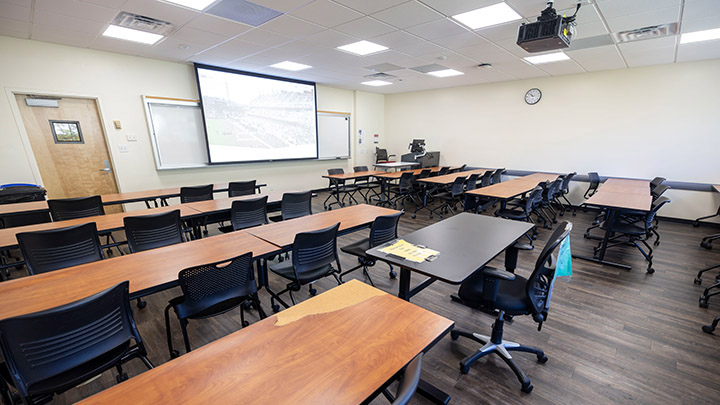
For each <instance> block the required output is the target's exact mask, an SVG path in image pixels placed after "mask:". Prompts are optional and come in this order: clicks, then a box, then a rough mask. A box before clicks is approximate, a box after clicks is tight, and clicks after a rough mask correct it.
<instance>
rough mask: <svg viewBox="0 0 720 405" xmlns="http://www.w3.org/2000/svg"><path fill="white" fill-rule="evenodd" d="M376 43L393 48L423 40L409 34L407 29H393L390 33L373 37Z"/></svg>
mask: <svg viewBox="0 0 720 405" xmlns="http://www.w3.org/2000/svg"><path fill="white" fill-rule="evenodd" d="M372 41H373V42H375V43H376V44H380V45H383V46H387V47H388V48H392V49H401V48H402V47H405V46H409V45H412V44H414V43H416V42H417V41H423V40H422V39H419V38H418V37H416V36H414V35H411V34H408V33H407V32H405V31H393V32H391V33H389V34H385V35H380V36H379V37H375V38H373V39H372Z"/></svg>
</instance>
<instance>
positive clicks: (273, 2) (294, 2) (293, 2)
mask: <svg viewBox="0 0 720 405" xmlns="http://www.w3.org/2000/svg"><path fill="white" fill-rule="evenodd" d="M311 1H312V0H252V3H255V4H259V5H261V6H263V7H267V8H271V9H273V10H276V11H280V12H283V13H287V12H289V11H291V10H295V9H296V8H298V7H302V6H304V5H305V4H308V3H310V2H311Z"/></svg>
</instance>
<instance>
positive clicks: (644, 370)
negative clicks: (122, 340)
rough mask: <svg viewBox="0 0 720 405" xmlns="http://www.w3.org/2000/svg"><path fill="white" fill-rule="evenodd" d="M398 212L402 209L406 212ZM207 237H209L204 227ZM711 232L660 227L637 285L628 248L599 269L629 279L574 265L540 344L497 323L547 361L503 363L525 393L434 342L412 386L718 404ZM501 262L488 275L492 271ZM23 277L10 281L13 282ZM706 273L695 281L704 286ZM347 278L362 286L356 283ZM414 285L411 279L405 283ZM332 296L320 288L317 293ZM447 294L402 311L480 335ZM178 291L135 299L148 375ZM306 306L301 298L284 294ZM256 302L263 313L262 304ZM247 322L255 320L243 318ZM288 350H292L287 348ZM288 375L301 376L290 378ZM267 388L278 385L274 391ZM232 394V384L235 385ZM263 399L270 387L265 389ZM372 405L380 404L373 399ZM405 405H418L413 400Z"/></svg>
mask: <svg viewBox="0 0 720 405" xmlns="http://www.w3.org/2000/svg"><path fill="white" fill-rule="evenodd" d="M324 198H325V194H324V193H321V194H320V196H319V197H317V198H316V199H315V200H314V209H315V211H316V212H320V211H321V210H322V201H323V200H324ZM408 208H410V207H408ZM593 217H594V213H583V212H582V211H578V213H577V216H572V215H566V216H565V218H564V219H567V220H570V221H572V222H573V223H574V225H575V226H574V230H573V233H572V240H571V245H572V249H573V251H574V252H576V253H581V254H588V255H589V254H591V252H592V249H591V248H592V246H594V244H595V242H594V241H590V240H585V239H583V232H584V230H585V229H586V228H587V227H588V226H589V224H590V221H591V220H592V218H593ZM438 220H439V219H438V218H437V217H435V218H434V219H429V218H428V216H427V214H425V213H423V214H420V215H419V216H418V218H417V219H415V220H413V219H411V218H410V215H405V216H403V217H402V219H401V223H400V228H399V233H400V236H402V235H404V234H407V233H409V232H412V231H413V230H416V229H419V228H421V227H424V226H427V225H429V224H430V223H432V222H434V221H438ZM210 232H211V234H212V233H215V232H217V231H216V230H215V229H214V228H213V227H211V231H210ZM551 232H552V231H549V230H545V229H541V230H540V235H539V237H538V240H537V241H536V250H535V251H532V252H521V253H520V260H519V266H518V273H519V274H522V275H527V274H529V272H530V270H531V269H532V266H533V265H534V262H535V260H536V258H537V254H538V253H539V250H540V249H541V248H542V247H543V246H544V244H545V241H546V239H547V238H548V237H549V236H550V233H551ZM715 232H717V228H710V227H708V226H703V227H700V228H693V227H692V226H690V225H688V224H681V223H674V222H669V221H664V222H662V223H661V226H660V234H661V235H662V244H661V245H660V246H659V247H658V248H657V249H656V253H655V269H656V272H655V274H652V275H648V274H646V273H645V268H646V265H645V262H644V259H643V258H642V256H641V255H640V254H639V252H637V251H636V250H634V248H625V247H623V248H617V249H615V250H613V251H610V252H609V254H608V258H609V259H611V260H617V261H622V262H625V263H628V264H631V265H633V269H632V271H625V270H621V269H617V268H613V267H607V266H601V265H598V264H594V263H590V262H586V261H581V260H574V261H573V276H572V278H570V279H559V280H558V281H557V282H556V284H555V290H554V293H553V296H552V304H551V307H550V315H549V319H548V321H547V322H546V323H545V324H544V325H543V329H542V331H541V332H538V331H537V324H535V323H534V322H533V321H532V319H531V318H530V317H516V318H515V320H514V322H512V323H506V325H505V339H507V340H514V341H517V342H520V343H523V344H527V345H533V346H538V347H540V348H542V349H543V350H545V353H546V354H547V355H548V357H549V358H550V360H549V361H548V362H547V363H546V364H539V363H537V362H536V361H535V356H533V355H531V354H524V353H517V354H513V356H514V358H516V359H517V361H518V363H519V365H520V367H521V368H522V369H523V370H524V371H525V372H526V373H527V374H528V376H529V377H530V379H531V380H532V383H533V385H534V386H535V389H534V391H533V392H532V393H530V394H525V393H522V392H521V391H520V384H519V383H518V381H517V380H516V378H515V375H514V374H513V373H512V372H511V370H510V369H509V368H508V367H507V366H506V365H505V363H504V362H503V361H502V360H501V359H500V358H498V357H488V358H485V359H481V360H479V361H478V362H477V363H476V364H475V365H473V366H472V368H471V369H470V372H469V373H468V374H466V375H464V374H461V373H460V371H459V368H458V361H459V360H461V359H462V358H463V357H465V356H467V355H469V354H471V353H473V352H474V351H475V350H476V349H477V348H478V347H479V345H478V344H477V343H475V342H473V341H470V340H468V339H463V338H461V339H460V340H458V341H452V340H451V339H450V337H449V336H447V337H445V338H443V339H442V340H441V341H440V342H439V343H438V344H437V345H436V346H435V347H434V348H433V349H432V350H431V351H430V352H429V355H427V356H426V357H425V360H424V362H423V371H422V375H423V378H424V379H426V380H427V381H429V382H431V383H433V384H434V385H436V386H437V387H439V388H441V389H443V390H445V391H446V392H448V393H449V394H450V395H451V396H452V403H456V404H500V403H502V404H530V403H532V404H545V403H547V404H608V403H619V404H631V403H632V404H680V403H683V404H685V403H687V404H690V403H692V404H698V403H720V376H719V374H720V373H719V372H720V330H719V331H718V333H717V334H716V335H708V334H706V333H703V332H702V331H701V330H700V327H701V326H702V325H703V324H707V323H709V322H710V321H711V320H712V319H713V318H714V317H715V316H717V315H718V314H720V297H715V298H717V299H714V300H713V299H711V301H710V308H709V309H702V308H699V307H698V297H699V295H700V293H701V292H702V288H703V287H702V286H697V285H694V284H693V278H694V277H695V273H696V272H697V271H698V269H700V268H704V267H707V266H709V265H713V264H716V263H718V262H720V253H718V251H720V246H717V247H716V250H715V251H708V250H705V249H703V248H701V247H700V246H699V242H700V239H701V238H702V237H703V236H705V235H707V234H709V233H715ZM366 234H367V231H360V232H357V233H355V234H351V235H347V236H343V237H341V238H340V242H339V243H340V245H343V244H347V243H350V242H352V241H355V240H357V239H359V238H361V237H364V236H366ZM502 260H503V259H502V255H500V258H498V259H496V260H495V262H493V263H492V264H493V265H495V266H502V265H503V263H502ZM341 261H342V263H341V264H342V267H343V269H349V268H350V267H351V266H354V265H355V263H356V259H355V258H353V257H351V256H348V255H345V254H342V253H341ZM370 272H371V275H372V278H373V281H374V282H375V285H376V286H377V287H379V288H381V289H383V290H385V291H388V292H390V293H393V294H396V293H397V288H398V280H397V279H395V280H393V279H390V278H389V277H388V267H387V265H386V264H383V263H378V264H377V265H376V266H375V267H374V268H372V269H371V270H370ZM22 274H24V270H22V271H16V272H15V274H14V277H19V276H21V275H22ZM715 274H717V273H716V272H713V273H711V274H708V275H707V276H706V277H705V280H704V285H708V284H710V282H711V281H712V279H713V278H714V275H715ZM354 276H355V277H357V278H361V279H362V273H361V272H360V271H358V272H356V273H354ZM419 280H421V278H419V277H417V278H416V279H415V281H416V282H417V281H419ZM271 284H272V285H273V286H274V287H275V288H276V289H277V290H280V289H282V286H283V283H282V281H281V280H279V279H278V278H277V277H273V276H272V275H271ZM334 285H335V283H334V281H332V280H330V279H327V280H323V281H320V282H318V283H317V285H316V287H317V289H318V290H319V291H320V292H322V291H325V290H327V289H328V288H331V287H333V286H334ZM456 291H457V286H452V285H447V284H443V283H439V282H438V283H435V284H432V285H431V286H430V287H429V288H427V289H426V290H424V291H423V292H421V293H420V294H418V295H417V296H415V297H414V298H413V300H412V302H413V303H415V304H417V305H420V306H422V307H424V308H427V309H429V310H431V311H433V312H436V313H438V314H441V315H443V316H445V317H448V318H450V319H453V320H454V321H455V322H456V328H458V329H461V330H466V331H477V332H480V333H483V334H489V332H490V330H491V325H492V323H493V318H492V317H490V316H489V315H486V314H483V313H481V312H478V311H475V310H472V309H469V308H466V307H464V306H462V305H460V304H457V303H453V302H451V301H450V299H449V295H450V294H452V293H455V292H456ZM179 294H180V291H179V288H176V289H172V290H169V291H164V292H161V293H158V294H155V295H153V296H150V297H147V298H146V300H147V302H148V305H147V307H146V308H144V309H142V310H138V309H137V308H135V307H134V305H133V308H134V312H135V319H136V321H137V324H138V328H139V330H140V333H141V335H142V337H143V339H144V340H145V342H146V346H147V349H148V351H149V358H150V359H151V361H152V362H153V363H154V364H156V365H158V364H162V363H164V362H167V361H168V360H169V356H168V352H167V346H166V343H165V326H164V321H163V309H164V308H165V305H166V304H167V301H168V300H169V299H170V298H172V297H174V296H176V295H179ZM296 297H299V298H300V299H307V298H308V297H309V294H308V292H307V288H304V289H303V291H302V292H300V293H298V294H296ZM261 300H262V303H263V306H264V308H265V309H266V311H267V312H270V308H269V306H270V305H269V304H270V300H269V295H268V294H267V293H266V292H264V291H263V292H261ZM247 318H248V319H249V320H250V321H251V322H254V321H256V320H257V315H256V313H255V312H254V311H250V313H249V314H248V315H247ZM172 327H173V328H174V329H173V332H174V334H173V336H174V342H175V345H176V348H180V349H181V348H182V347H183V346H182V339H181V334H180V327H179V324H178V323H177V319H173V320H172ZM240 327H241V323H240V315H239V310H235V311H232V312H231V313H228V314H224V315H221V316H218V317H216V318H213V319H209V320H202V321H195V322H192V321H191V322H190V326H189V330H190V340H191V343H192V344H193V347H199V346H201V345H203V344H206V343H209V342H211V341H213V340H215V339H217V338H219V337H222V336H224V335H226V334H229V333H231V332H233V331H235V330H237V329H239V328H240ZM288 344H292V342H288ZM126 370H127V372H128V373H129V375H130V376H131V377H132V376H134V375H137V374H138V373H142V372H144V371H145V368H144V366H143V365H142V363H141V362H140V361H139V360H133V361H131V362H130V363H129V364H128V365H127V367H126ZM298 372H302V371H301V370H298ZM281 383H282V382H281V381H278V384H281ZM113 384H115V375H114V373H113V372H107V373H105V374H103V375H102V376H101V377H100V378H98V379H96V380H94V381H91V382H89V383H87V384H86V385H84V386H82V387H79V388H77V389H73V390H70V391H69V392H67V393H65V394H63V395H61V396H59V397H57V398H56V399H55V401H54V402H55V403H58V404H60V403H71V402H74V401H76V400H78V399H80V398H83V397H86V396H89V395H91V394H92V393H95V392H98V391H99V390H102V389H103V388H107V387H109V386H112V385H113ZM238 389H242V382H238ZM268 389H272V387H268ZM374 403H377V404H382V403H386V402H385V401H384V398H382V397H381V398H379V399H377V400H375V402H374ZM413 403H416V404H425V403H429V402H427V401H426V400H424V399H423V398H420V397H417V396H416V398H414V399H413Z"/></svg>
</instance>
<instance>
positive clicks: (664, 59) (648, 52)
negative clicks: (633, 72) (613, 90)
mask: <svg viewBox="0 0 720 405" xmlns="http://www.w3.org/2000/svg"><path fill="white" fill-rule="evenodd" d="M675 41H676V37H675V36H672V37H663V38H656V39H648V40H646V41H637V42H626V43H622V44H619V45H618V47H619V48H620V52H621V53H622V55H623V57H624V58H625V61H626V62H627V64H628V66H629V67H637V66H647V65H656V64H662V63H672V62H673V59H674V58H675Z"/></svg>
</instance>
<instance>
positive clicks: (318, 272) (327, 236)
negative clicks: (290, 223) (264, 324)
mask: <svg viewBox="0 0 720 405" xmlns="http://www.w3.org/2000/svg"><path fill="white" fill-rule="evenodd" d="M338 229H340V223H339V222H338V223H337V224H335V225H333V226H331V227H329V228H325V229H320V230H317V231H311V232H302V233H298V234H297V235H295V241H294V242H293V247H292V260H291V261H288V260H286V261H284V262H280V263H277V264H271V265H270V266H269V269H270V271H272V272H273V273H275V274H277V275H278V276H280V277H282V278H284V279H286V280H289V281H290V282H289V283H287V286H286V287H285V289H284V290H282V291H280V292H279V293H277V294H276V293H274V292H273V291H272V290H270V288H267V290H268V292H269V293H270V296H271V298H270V300H271V303H272V309H273V311H275V312H277V311H278V310H280V306H279V305H278V304H276V303H275V300H278V301H279V302H280V303H281V304H282V305H283V306H284V307H285V308H290V306H289V305H288V304H286V303H285V301H283V300H282V299H281V298H280V295H282V294H284V293H286V292H287V293H288V294H289V295H290V300H291V301H292V303H293V305H295V298H294V297H293V291H299V290H300V288H301V287H302V286H304V285H307V284H312V283H314V282H315V281H317V280H320V279H321V278H325V277H328V276H333V277H334V278H335V281H337V283H338V285H340V284H342V281H341V280H340V278H339V277H338V275H339V274H341V273H342V269H341V268H340V260H339V259H338V254H337V232H338ZM333 262H335V264H336V265H337V270H336V269H335V268H334V267H333V266H332V263H333ZM316 293H317V291H316V290H315V289H314V288H312V285H311V286H310V295H315V294H316Z"/></svg>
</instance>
